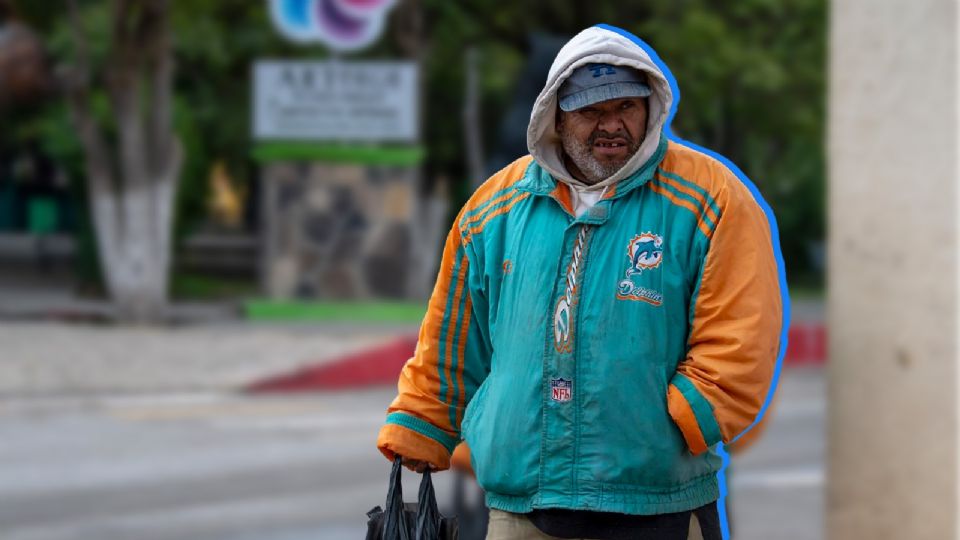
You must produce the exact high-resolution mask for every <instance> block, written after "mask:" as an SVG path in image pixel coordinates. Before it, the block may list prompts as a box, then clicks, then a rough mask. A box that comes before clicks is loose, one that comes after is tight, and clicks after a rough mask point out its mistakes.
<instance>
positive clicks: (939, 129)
mask: <svg viewBox="0 0 960 540" xmlns="http://www.w3.org/2000/svg"><path fill="white" fill-rule="evenodd" d="M830 15H831V20H830V23H831V29H830V48H829V50H830V73H829V80H830V83H829V133H828V153H829V163H830V165H829V183H830V187H829V238H830V240H829V252H828V253H829V281H828V289H829V290H828V296H829V306H828V324H829V332H830V362H829V368H828V377H829V399H830V401H829V408H828V411H829V419H830V420H829V426H828V441H829V442H828V445H829V452H828V460H829V463H828V472H827V478H828V487H827V491H828V493H827V529H828V530H827V533H828V534H827V537H828V538H831V539H848V538H850V539H861V538H870V539H874V540H881V539H896V540H907V539H910V540H916V539H931V540H942V539H954V538H960V534H958V525H957V519H958V517H957V516H958V514H960V512H958V508H960V504H958V498H957V485H956V484H957V478H958V474H957V470H958V469H957V467H958V455H960V448H958V413H957V390H958V388H957V386H958V380H960V377H958V368H957V362H958V358H957V352H958V351H957V338H956V325H957V307H958V306H957V304H958V302H957V298H958V295H957V294H958V291H957V283H958V278H957V271H958V268H957V246H958V233H957V212H958V209H957V200H958V197H957V183H958V163H960V162H958V153H960V148H958V142H960V138H958V129H960V116H958V99H960V89H958V83H957V78H958V76H957V72H958V66H957V63H958V61H960V56H958V51H960V47H958V1H957V0H909V1H908V0H833V1H832V6H831V10H830Z"/></svg>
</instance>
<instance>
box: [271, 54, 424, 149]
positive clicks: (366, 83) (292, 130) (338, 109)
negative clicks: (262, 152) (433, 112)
mask: <svg viewBox="0 0 960 540" xmlns="http://www.w3.org/2000/svg"><path fill="white" fill-rule="evenodd" d="M253 78H254V89H253V136H254V138H256V139H261V140H263V139H282V140H318V141H357V142H360V141H364V142H373V141H385V142H386V141H389V142H413V141H416V140H417V138H418V133H419V129H418V128H419V125H418V123H419V110H418V109H419V107H418V105H419V102H418V92H417V66H416V64H414V63H413V62H366V61H351V62H344V61H330V62H293V61H289V62H288V61H261V62H257V63H256V65H255V66H254V77H253Z"/></svg>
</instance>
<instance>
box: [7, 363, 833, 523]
mask: <svg viewBox="0 0 960 540" xmlns="http://www.w3.org/2000/svg"><path fill="white" fill-rule="evenodd" d="M780 390H781V394H780V396H779V397H780V402H779V404H778V406H777V409H776V416H775V418H774V421H773V423H772V424H771V425H770V427H769V429H768V431H767V433H766V435H765V437H764V439H762V440H761V441H760V442H759V443H758V444H757V445H756V446H755V447H754V448H752V449H751V450H750V451H749V452H748V453H747V454H746V455H744V456H742V457H739V458H737V461H736V462H735V464H734V469H735V472H734V476H733V477H732V494H733V500H734V502H733V508H734V511H733V522H734V527H735V529H734V538H737V539H742V540H760V539H763V540H769V539H784V540H814V539H817V538H820V537H821V534H820V532H819V531H820V527H821V523H822V516H821V513H822V512H821V509H820V505H821V504H822V495H821V489H822V484H823V472H822V461H823V452H824V439H823V430H824V421H825V418H824V416H825V407H824V380H823V372H822V370H821V369H817V368H804V369H792V370H787V371H785V373H784V376H783V378H782V385H781V388H780ZM392 393H393V391H392V389H390V388H376V389H370V390H364V391H355V392H344V393H327V394H313V395H306V396H291V395H289V394H287V395H283V396H277V397H249V396H241V395H236V394H230V393H222V392H199V393H196V392H195V393H158V394H140V395H136V396H130V395H116V396H103V395H97V396H88V397H71V398H57V397H35V398H16V399H14V398H11V399H7V400H5V401H2V402H0V501H2V504H0V531H2V538H4V540H68V539H70V540H81V539H82V540H90V539H97V540H120V539H128V540H133V539H136V540H183V539H191V540H228V539H229V540H254V539H263V540H306V539H312V540H315V539H323V538H328V539H346V538H360V537H362V535H363V532H364V530H365V526H364V522H365V517H364V513H365V511H366V510H368V509H369V508H371V507H372V506H374V505H377V504H382V503H383V497H384V495H385V492H386V483H387V476H388V472H389V464H388V463H387V462H386V461H385V460H383V459H382V458H381V457H380V456H379V454H378V453H377V451H376V450H375V449H374V447H373V440H374V437H375V434H376V431H377V429H378V427H379V425H380V423H381V421H382V419H383V410H384V408H385V406H386V404H387V403H388V402H389V400H390V398H391V397H392ZM450 477H451V474H450V473H443V474H440V475H437V477H436V483H437V486H438V497H439V499H440V500H441V501H444V500H448V499H449V497H450V495H449V494H450V493H451V485H450V480H451V478H450ZM406 479H407V482H405V492H406V493H407V498H408V500H411V499H412V498H413V497H415V495H416V482H417V478H415V477H414V475H413V474H408V475H407V478H406Z"/></svg>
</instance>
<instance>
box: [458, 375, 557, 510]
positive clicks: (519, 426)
mask: <svg viewBox="0 0 960 540" xmlns="http://www.w3.org/2000/svg"><path fill="white" fill-rule="evenodd" d="M510 382H511V379H510V378H509V377H494V376H493V375H491V376H490V377H488V378H487V380H486V381H484V383H483V384H482V385H481V386H480V388H479V389H478V390H477V393H476V395H474V398H473V400H471V401H470V404H469V405H468V406H467V411H465V413H464V421H463V424H462V426H461V427H462V429H461V431H462V433H463V437H464V440H466V441H467V444H468V445H469V446H470V461H471V465H472V466H473V470H474V472H475V473H476V476H477V482H478V483H479V484H480V486H481V487H482V488H483V489H484V490H485V491H488V492H490V493H497V494H500V495H513V496H526V495H531V494H533V493H534V492H535V491H536V489H537V478H538V471H539V465H540V438H539V434H540V431H539V426H540V407H539V401H538V399H537V398H538V397H539V394H538V392H537V389H533V390H532V391H530V390H520V389H519V388H515V385H511V384H510ZM518 390H520V391H518ZM527 394H530V395H529V396H528V395H527ZM531 397H532V400H531Z"/></svg>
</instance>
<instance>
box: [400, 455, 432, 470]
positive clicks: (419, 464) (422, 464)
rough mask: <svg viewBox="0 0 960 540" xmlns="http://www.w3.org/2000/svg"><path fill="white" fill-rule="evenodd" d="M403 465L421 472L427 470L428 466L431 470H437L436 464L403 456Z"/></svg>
mask: <svg viewBox="0 0 960 540" xmlns="http://www.w3.org/2000/svg"><path fill="white" fill-rule="evenodd" d="M403 466H404V467H406V468H408V469H410V470H411V471H414V472H418V473H420V474H423V472H424V471H426V470H427V467H429V468H430V470H431V471H435V470H437V466H436V465H433V464H432V463H428V462H426V461H421V460H419V459H410V458H403Z"/></svg>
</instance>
